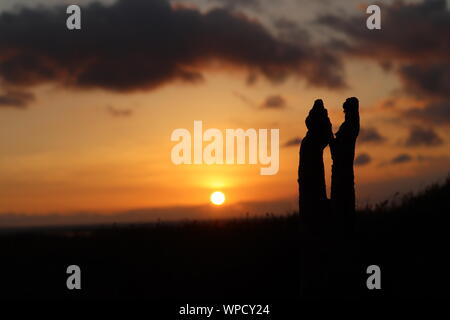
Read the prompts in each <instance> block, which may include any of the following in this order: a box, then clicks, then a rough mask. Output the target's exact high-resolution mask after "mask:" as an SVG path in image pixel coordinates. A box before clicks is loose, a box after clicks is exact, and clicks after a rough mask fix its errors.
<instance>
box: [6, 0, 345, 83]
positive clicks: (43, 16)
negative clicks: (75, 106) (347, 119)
mask: <svg viewBox="0 0 450 320" xmlns="http://www.w3.org/2000/svg"><path fill="white" fill-rule="evenodd" d="M65 12H66V10H65V7H54V8H45V7H38V8H33V9H22V10H20V11H17V12H4V13H2V14H0V30H1V33H0V80H2V81H3V82H4V83H5V84H7V85H8V84H9V85H15V86H31V85H36V84H40V83H44V82H53V83H57V84H59V85H65V86H70V87H78V88H102V89H107V90H113V91H123V92H126V91H131V90H139V89H147V90H148V89H153V88H156V87H158V86H160V85H163V84H166V83H169V82H172V81H182V82H188V83H197V82H200V81H202V79H203V76H202V72H203V71H204V70H205V69H206V68H207V67H208V65H209V63H213V62H214V63H215V64H216V65H217V63H221V65H222V66H223V68H227V67H228V66H232V67H233V68H239V69H241V70H243V71H245V72H247V73H251V74H254V75H261V76H264V77H265V78H267V79H269V80H270V81H273V82H280V81H283V80H284V79H286V77H288V76H297V77H300V78H303V79H306V80H307V82H308V83H309V84H310V85H315V86H322V87H330V88H340V87H344V86H345V83H344V80H343V77H342V72H343V68H342V64H341V62H340V60H339V59H338V58H337V57H336V56H335V55H334V54H332V53H330V52H327V51H325V50H323V49H321V48H316V47H314V46H313V45H312V44H311V43H307V42H305V43H301V44H296V45H294V44H291V43H287V42H284V41H281V40H279V39H277V38H275V37H274V36H273V35H272V34H271V33H270V32H269V31H268V30H267V29H266V28H265V27H264V26H262V25H261V24H260V23H258V22H257V21H255V20H250V19H248V18H246V17H245V15H243V14H235V13H232V12H231V11H230V10H227V9H223V8H219V9H213V10H211V11H208V12H204V13H202V12H200V11H199V10H198V9H196V8H193V7H186V6H175V5H174V6H171V5H170V4H169V2H168V1H166V0H153V1H145V0H118V1H117V2H115V3H114V4H112V5H103V4H100V3H92V4H89V5H86V6H83V8H82V29H81V30H76V31H69V30H67V28H66V26H65V21H66V18H67V14H66V13H65Z"/></svg>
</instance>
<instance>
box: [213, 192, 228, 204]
mask: <svg viewBox="0 0 450 320" xmlns="http://www.w3.org/2000/svg"><path fill="white" fill-rule="evenodd" d="M210 200H211V202H212V203H213V204H215V205H216V206H220V205H221V204H223V203H224V202H225V194H224V193H223V192H220V191H216V192H213V193H211V197H210Z"/></svg>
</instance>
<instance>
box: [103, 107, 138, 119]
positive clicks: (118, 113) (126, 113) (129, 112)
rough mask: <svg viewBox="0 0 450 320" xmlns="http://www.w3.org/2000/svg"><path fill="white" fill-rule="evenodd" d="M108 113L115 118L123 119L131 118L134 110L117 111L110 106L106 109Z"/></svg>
mask: <svg viewBox="0 0 450 320" xmlns="http://www.w3.org/2000/svg"><path fill="white" fill-rule="evenodd" d="M106 110H107V111H108V113H109V114H110V115H112V116H113V117H118V118H123V117H129V116H131V115H132V114H133V110H131V109H117V108H115V107H112V106H108V107H107V108H106Z"/></svg>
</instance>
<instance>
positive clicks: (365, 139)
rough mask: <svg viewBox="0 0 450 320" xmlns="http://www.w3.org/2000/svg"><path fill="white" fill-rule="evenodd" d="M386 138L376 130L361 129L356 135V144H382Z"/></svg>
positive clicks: (370, 128)
mask: <svg viewBox="0 0 450 320" xmlns="http://www.w3.org/2000/svg"><path fill="white" fill-rule="evenodd" d="M384 141H386V138H385V137H384V136H382V135H381V134H380V133H379V132H378V130H377V129H376V128H373V127H369V128H361V130H360V131H359V135H358V143H382V142H384Z"/></svg>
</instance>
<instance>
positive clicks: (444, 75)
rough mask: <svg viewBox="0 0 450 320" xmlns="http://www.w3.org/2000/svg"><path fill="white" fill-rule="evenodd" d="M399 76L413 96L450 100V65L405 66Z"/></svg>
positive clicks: (425, 64)
mask: <svg viewBox="0 0 450 320" xmlns="http://www.w3.org/2000/svg"><path fill="white" fill-rule="evenodd" d="M448 36H449V37H450V34H449V35H448ZM449 39H450V38H449ZM447 41H448V42H450V41H449V40H447ZM449 55H450V51H449ZM447 60H448V58H447ZM399 74H400V77H401V78H402V80H403V82H404V83H405V85H406V88H407V89H408V90H409V91H410V92H411V93H412V94H414V95H417V96H419V97H432V98H445V99H449V100H450V63H434V64H427V63H422V64H421V65H419V64H413V65H404V66H402V67H400V68H399Z"/></svg>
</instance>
